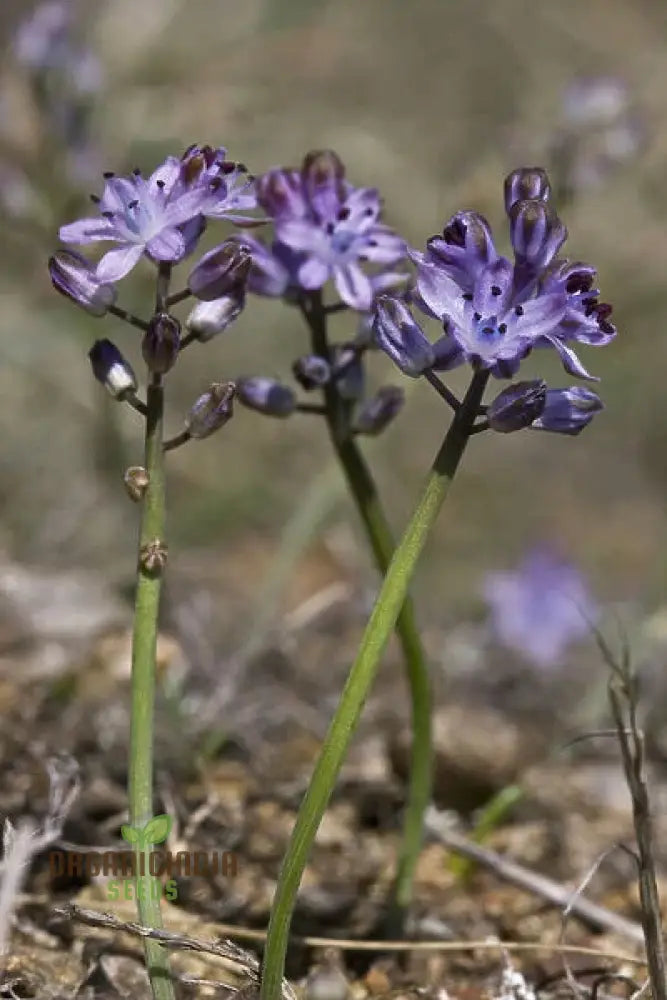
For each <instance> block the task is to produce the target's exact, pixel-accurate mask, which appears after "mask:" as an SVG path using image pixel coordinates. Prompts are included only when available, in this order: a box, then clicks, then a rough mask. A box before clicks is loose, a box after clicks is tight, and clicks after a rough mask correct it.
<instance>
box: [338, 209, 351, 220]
mask: <svg viewBox="0 0 667 1000" xmlns="http://www.w3.org/2000/svg"><path fill="white" fill-rule="evenodd" d="M349 218H350V210H349V208H347V206H345V207H343V208H341V210H340V212H339V213H338V221H339V222H345V220H346V219H349Z"/></svg>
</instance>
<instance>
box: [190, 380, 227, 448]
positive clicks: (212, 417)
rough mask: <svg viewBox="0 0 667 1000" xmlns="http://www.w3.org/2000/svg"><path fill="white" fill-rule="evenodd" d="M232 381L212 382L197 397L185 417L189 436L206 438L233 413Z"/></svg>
mask: <svg viewBox="0 0 667 1000" xmlns="http://www.w3.org/2000/svg"><path fill="white" fill-rule="evenodd" d="M235 393H236V386H235V385H234V383H233V382H214V383H213V384H212V385H211V387H210V389H209V390H208V392H205V393H204V394H203V395H202V396H200V397H199V399H198V400H197V402H196V403H195V404H194V405H193V406H192V407H191V409H190V412H189V413H188V415H187V417H186V418H185V428H186V430H187V431H189V432H190V437H193V438H198V439H199V440H201V438H206V437H208V436H209V434H213V433H214V431H217V430H219V429H220V428H221V427H223V426H224V425H225V424H226V423H227V421H228V420H231V418H232V416H233V414H234V395H235Z"/></svg>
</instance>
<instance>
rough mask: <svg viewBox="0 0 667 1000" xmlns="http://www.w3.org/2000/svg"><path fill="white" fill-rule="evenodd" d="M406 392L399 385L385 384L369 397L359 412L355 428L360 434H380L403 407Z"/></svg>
mask: <svg viewBox="0 0 667 1000" xmlns="http://www.w3.org/2000/svg"><path fill="white" fill-rule="evenodd" d="M404 402H405V393H404V392H403V390H402V389H401V388H399V386H397V385H383V386H382V387H381V388H380V389H378V391H377V393H376V394H375V395H374V396H372V397H371V398H370V399H367V400H366V402H365V403H364V405H363V406H362V407H361V409H360V410H359V413H358V414H357V419H356V421H355V426H354V429H355V430H356V432H357V433H358V434H380V433H381V432H382V431H383V430H384V429H385V427H388V426H389V424H390V423H391V422H392V420H393V419H394V417H396V416H397V415H398V414H399V413H400V411H401V410H402V408H403V404H404Z"/></svg>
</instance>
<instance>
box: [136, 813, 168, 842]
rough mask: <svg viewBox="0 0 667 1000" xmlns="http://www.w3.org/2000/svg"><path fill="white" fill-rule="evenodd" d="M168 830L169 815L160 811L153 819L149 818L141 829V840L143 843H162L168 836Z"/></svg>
mask: <svg viewBox="0 0 667 1000" xmlns="http://www.w3.org/2000/svg"><path fill="white" fill-rule="evenodd" d="M170 830H171V816H167V814H166V813H161V814H160V815H159V816H153V819H149V821H148V823H146V826H145V827H144V829H143V831H142V840H143V843H144V845H146V844H161V843H163V841H165V840H166V839H167V837H168V836H169V831H170Z"/></svg>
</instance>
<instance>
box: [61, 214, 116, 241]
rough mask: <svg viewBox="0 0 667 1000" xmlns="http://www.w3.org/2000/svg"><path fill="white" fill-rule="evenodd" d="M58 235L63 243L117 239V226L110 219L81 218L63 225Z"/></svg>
mask: <svg viewBox="0 0 667 1000" xmlns="http://www.w3.org/2000/svg"><path fill="white" fill-rule="evenodd" d="M58 236H59V238H60V239H61V240H62V242H63V243H77V244H79V245H81V244H85V243H96V242H97V241H98V240H115V239H116V227H115V226H114V224H113V222H112V221H111V220H110V219H79V220H78V221H77V222H70V223H69V224H68V225H66V226H61V227H60V231H59V233H58Z"/></svg>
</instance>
